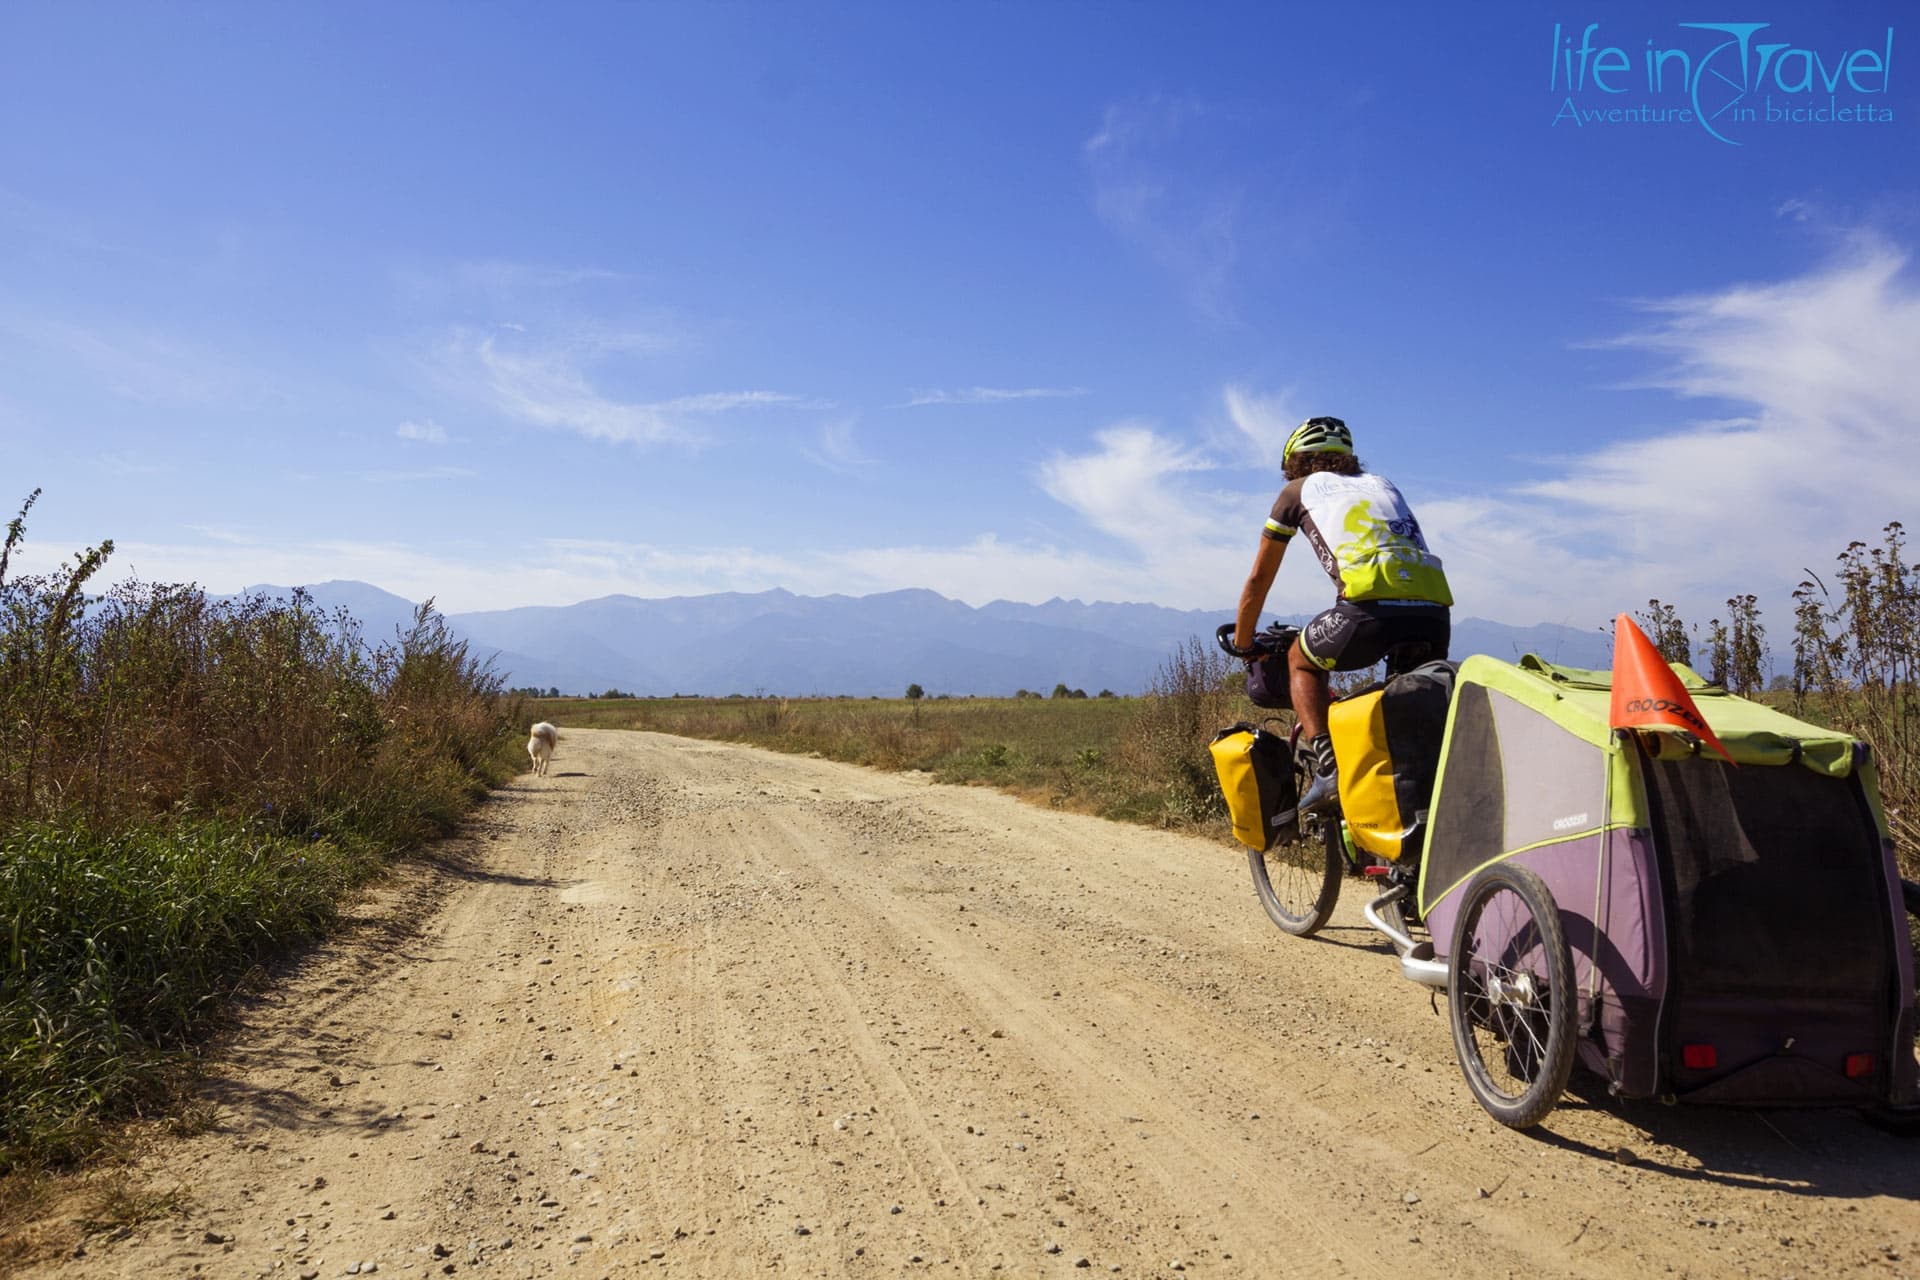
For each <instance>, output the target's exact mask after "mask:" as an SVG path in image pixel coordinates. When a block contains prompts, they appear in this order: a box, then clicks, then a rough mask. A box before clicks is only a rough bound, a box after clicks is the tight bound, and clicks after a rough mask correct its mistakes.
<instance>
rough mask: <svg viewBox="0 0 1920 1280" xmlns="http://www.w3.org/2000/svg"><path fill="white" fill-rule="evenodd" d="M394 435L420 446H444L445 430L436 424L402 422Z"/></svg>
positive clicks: (445, 439) (446, 438)
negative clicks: (415, 442)
mask: <svg viewBox="0 0 1920 1280" xmlns="http://www.w3.org/2000/svg"><path fill="white" fill-rule="evenodd" d="M394 434H395V435H397V436H399V437H400V438H401V439H402V440H418V441H419V442H420V443H422V444H446V443H447V442H448V439H449V437H448V435H447V429H446V428H445V427H443V426H441V425H440V424H439V423H437V422H431V421H429V422H403V423H401V424H400V425H399V427H398V428H396V429H395V431H394Z"/></svg>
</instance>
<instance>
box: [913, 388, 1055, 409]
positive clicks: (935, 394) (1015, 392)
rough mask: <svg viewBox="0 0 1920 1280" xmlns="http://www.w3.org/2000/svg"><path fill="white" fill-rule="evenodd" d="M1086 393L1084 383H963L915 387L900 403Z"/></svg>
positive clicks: (1042, 397)
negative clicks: (959, 385) (948, 388)
mask: <svg viewBox="0 0 1920 1280" xmlns="http://www.w3.org/2000/svg"><path fill="white" fill-rule="evenodd" d="M1086 394H1087V389H1086V388H1085V387H964V388H962V389H960V390H958V391H940V390H931V391H923V390H919V389H915V390H913V391H910V392H908V393H907V396H908V398H907V401H906V403H905V404H904V405H902V406H900V407H901V408H907V409H917V408H919V407H920V406H922V405H929V404H1000V403H1002V402H1004V401H1007V400H1054V399H1062V398H1067V397H1072V396H1084V395H1086Z"/></svg>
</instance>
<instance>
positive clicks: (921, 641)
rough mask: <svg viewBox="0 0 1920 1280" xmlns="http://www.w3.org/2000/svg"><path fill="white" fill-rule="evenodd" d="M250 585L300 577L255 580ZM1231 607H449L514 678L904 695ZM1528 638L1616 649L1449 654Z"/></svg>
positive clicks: (627, 686)
mask: <svg viewBox="0 0 1920 1280" xmlns="http://www.w3.org/2000/svg"><path fill="white" fill-rule="evenodd" d="M305 591H306V592H307V594H308V595H309V596H311V597H312V599H313V601H314V603H315V604H316V605H318V606H319V607H321V608H322V609H326V610H329V611H331V610H333V609H335V608H344V609H345V610H347V612H349V613H351V614H352V615H353V616H354V617H355V618H356V619H357V620H358V621H359V622H360V625H361V627H362V632H363V634H364V636H365V637H366V638H367V639H369V640H384V639H390V638H392V637H393V636H394V635H395V634H396V631H404V630H405V629H406V628H407V626H409V625H410V624H411V622H412V619H413V614H414V609H415V605H414V603H413V602H411V601H408V600H405V599H403V598H402V597H400V596H397V595H394V594H392V593H390V592H387V591H383V590H381V589H380V588H378V587H375V586H372V585H371V584H369V583H365V582H352V581H335V582H321V583H315V584H312V585H310V586H307V587H306V588H305ZM243 594H247V595H268V596H286V595H289V594H291V591H290V589H289V588H286V587H277V586H255V587H249V588H248V589H247V591H246V592H245V593H243ZM1232 616H1233V611H1232V610H1231V608H1225V607H1223V608H1221V609H1220V610H1217V611H1212V612H1209V611H1206V610H1180V609H1169V608H1164V607H1162V606H1159V605H1151V604H1105V603H1095V604H1084V603H1082V602H1080V601H1078V600H1057V599H1056V600H1049V601H1047V602H1046V603H1045V604H1038V605H1032V604H1016V603H1014V602H1012V601H1007V600H996V601H994V602H993V603H991V604H986V605H981V606H979V607H975V606H972V605H968V604H964V603H962V602H960V601H958V600H949V599H948V598H947V597H945V596H942V595H940V594H938V593H937V592H933V591H926V590H905V591H888V592H883V593H881V594H877V595H869V596H843V595H832V596H797V595H794V594H793V593H792V592H789V591H783V590H778V589H776V590H772V591H761V592H754V593H751V594H742V593H739V592H726V593H722V594H715V595H704V596H673V597H668V598H663V599H642V598H640V597H637V596H624V595H615V596H603V597H601V598H600V599H597V600H584V601H581V602H580V603H579V604H571V605H558V606H550V605H539V606H528V607H524V608H518V609H497V610H487V611H483V612H476V613H451V614H447V615H446V620H447V624H448V626H449V627H450V628H451V629H452V630H453V631H454V632H455V633H456V634H457V635H459V636H460V638H462V639H463V640H465V641H466V642H467V645H468V649H469V652H470V653H472V654H473V655H474V656H476V657H479V658H483V659H488V660H491V661H492V663H493V665H494V669H495V670H496V671H497V672H499V673H500V674H501V675H502V676H503V677H504V679H505V683H506V684H507V685H508V686H509V687H515V688H520V687H533V688H539V689H549V688H557V689H559V690H560V691H561V692H562V693H576V694H585V693H602V692H605V691H607V690H610V689H619V690H621V691H623V692H626V693H637V694H648V695H666V694H673V693H683V694H699V695H705V696H713V697H724V696H725V695H727V694H734V693H739V694H756V693H768V694H780V695H785V696H795V697H798V696H809V695H828V694H849V695H853V696H857V697H867V696H881V697H898V696H899V695H900V694H901V693H902V692H903V691H904V690H905V689H906V687H907V686H908V685H909V684H918V685H920V686H921V687H922V688H924V689H925V690H926V691H927V693H929V694H936V695H937V694H942V693H950V694H956V695H965V694H979V695H983V696H1008V695H1011V694H1013V693H1014V692H1015V691H1017V690H1020V689H1032V690H1035V691H1037V692H1041V693H1046V692H1048V691H1050V690H1051V689H1053V687H1054V686H1055V685H1056V684H1062V683H1064V684H1065V685H1067V686H1068V687H1069V688H1073V689H1084V690H1085V691H1087V692H1088V693H1097V692H1099V691H1101V690H1103V689H1110V690H1112V691H1113V692H1115V693H1121V694H1132V693H1140V692H1142V691H1144V690H1145V689H1146V688H1147V686H1148V685H1149V683H1151V681H1152V680H1153V678H1154V675H1155V674H1156V673H1157V672H1158V671H1159V670H1160V669H1161V667H1162V666H1163V664H1165V663H1166V661H1167V659H1168V658H1169V656H1170V655H1172V653H1173V652H1174V651H1175V650H1176V649H1178V648H1179V647H1180V646H1181V645H1183V644H1185V643H1187V642H1188V641H1189V640H1191V639H1193V638H1195V637H1198V638H1200V639H1201V640H1202V641H1203V642H1204V643H1206V644H1208V645H1209V646H1210V645H1211V644H1212V639H1213V631H1214V628H1215V627H1217V626H1218V625H1220V623H1222V622H1226V621H1229V620H1230V619H1231V618H1232ZM1291 620H1292V621H1295V622H1300V621H1304V618H1294V619H1291ZM1529 652H1532V653H1538V654H1540V655H1541V656H1542V657H1545V658H1549V659H1551V660H1553V661H1556V662H1562V663H1568V664H1571V665H1573V666H1584V667H1605V666H1606V665H1607V664H1608V662H1609V661H1610V658H1609V653H1610V650H1609V641H1608V636H1607V634H1606V632H1605V631H1604V630H1602V629H1599V628H1595V629H1594V630H1592V631H1580V630H1576V629H1574V628H1571V627H1564V626H1557V625H1554V624H1550V623H1543V624H1539V625H1536V626H1531V627H1516V626H1509V625H1506V624H1503V623H1498V622H1489V621H1486V620H1484V619H1481V618H1461V617H1456V618H1455V619H1454V626H1453V655H1452V656H1453V657H1455V658H1463V657H1465V656H1466V655H1468V654H1470V653H1486V654H1492V655H1494V656H1495V657H1500V658H1505V659H1508V660H1512V659H1514V658H1517V657H1518V656H1519V655H1520V654H1522V653H1529Z"/></svg>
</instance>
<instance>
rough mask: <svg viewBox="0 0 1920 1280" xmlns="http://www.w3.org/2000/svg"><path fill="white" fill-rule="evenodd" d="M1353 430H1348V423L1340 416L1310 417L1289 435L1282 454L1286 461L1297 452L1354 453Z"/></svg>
mask: <svg viewBox="0 0 1920 1280" xmlns="http://www.w3.org/2000/svg"><path fill="white" fill-rule="evenodd" d="M1352 452H1353V432H1351V431H1349V430H1347V424H1346V423H1344V422H1342V421H1341V420H1340V419H1338V418H1308V419H1307V420H1306V421H1305V422H1303V423H1301V424H1300V425H1299V426H1297V427H1295V428H1294V429H1293V434H1292V435H1290V436H1288V437H1287V447H1286V449H1285V450H1283V451H1282V452H1281V454H1280V461H1281V462H1282V463H1285V462H1286V460H1287V459H1288V458H1291V457H1292V456H1293V455H1294V454H1296V453H1352Z"/></svg>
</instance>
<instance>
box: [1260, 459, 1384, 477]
mask: <svg viewBox="0 0 1920 1280" xmlns="http://www.w3.org/2000/svg"><path fill="white" fill-rule="evenodd" d="M1281 470H1282V472H1283V473H1284V474H1285V475H1286V477H1287V479H1289V480H1298V479H1299V478H1300V477H1302V476H1310V475H1312V474H1313V473H1314V472H1316V471H1331V472H1333V473H1334V474H1336V475H1343V476H1357V475H1361V474H1364V473H1365V471H1366V467H1364V466H1363V465H1361V462H1360V456H1359V455H1358V454H1354V453H1296V454H1294V455H1293V456H1292V457H1291V458H1288V459H1287V462H1286V465H1285V466H1284V467H1282V468H1281Z"/></svg>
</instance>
